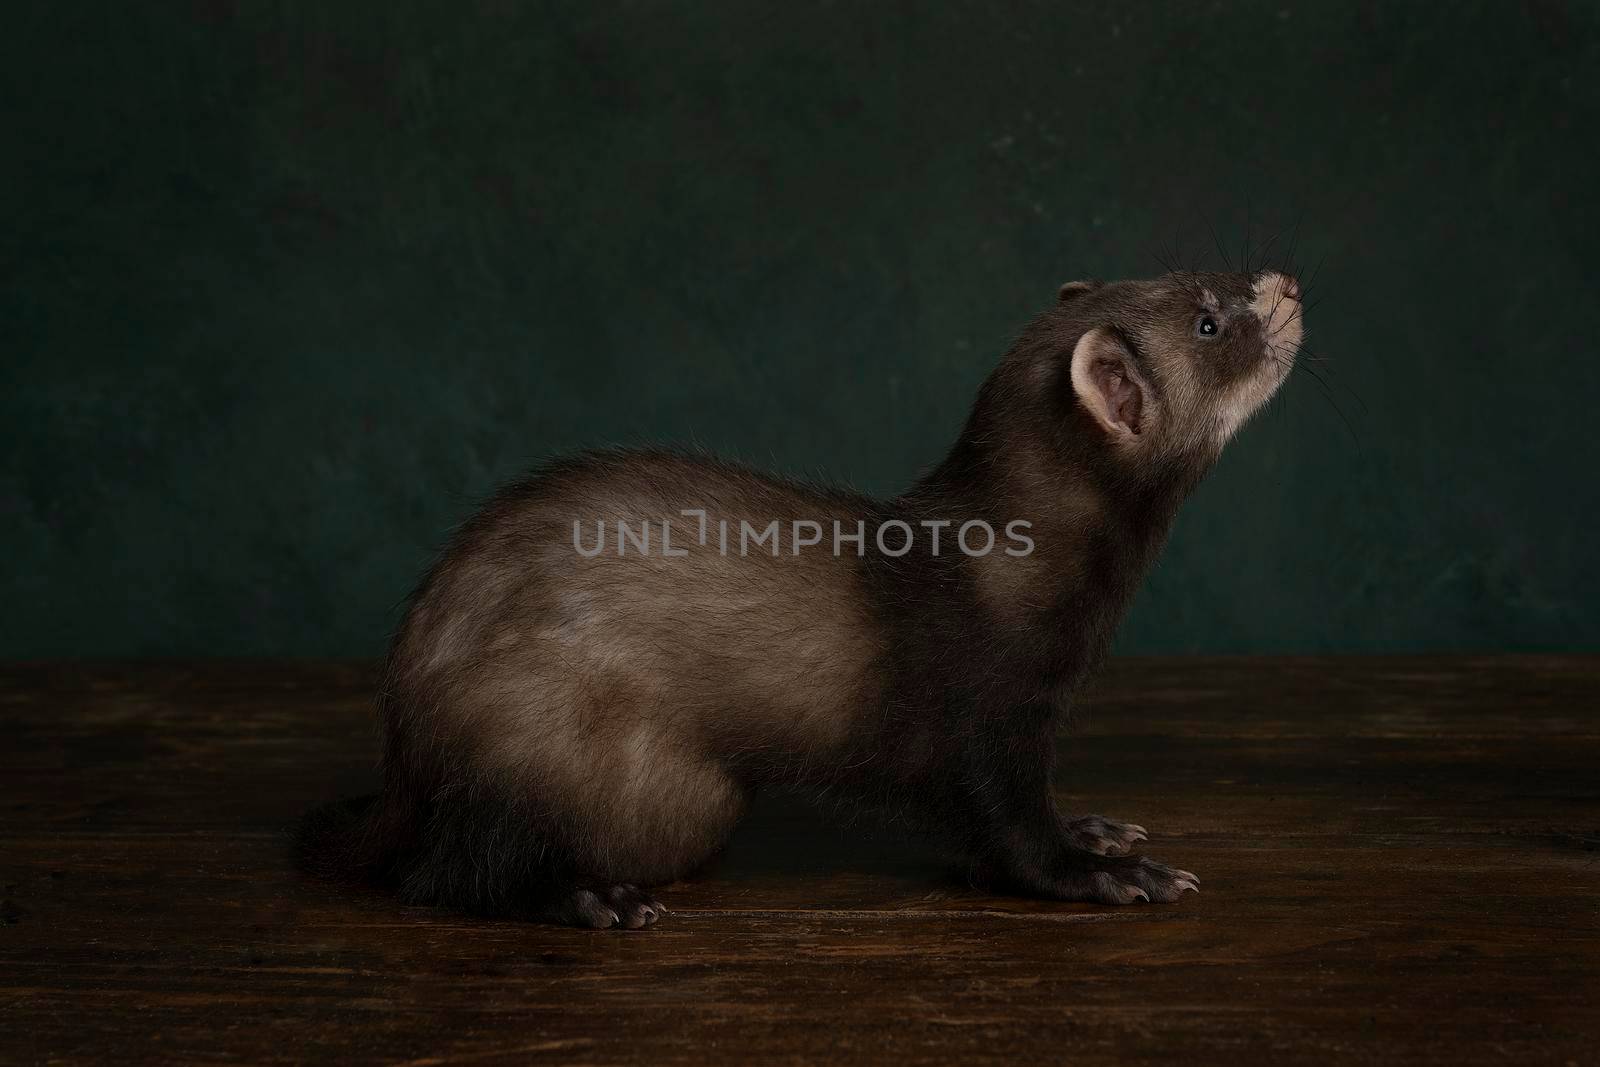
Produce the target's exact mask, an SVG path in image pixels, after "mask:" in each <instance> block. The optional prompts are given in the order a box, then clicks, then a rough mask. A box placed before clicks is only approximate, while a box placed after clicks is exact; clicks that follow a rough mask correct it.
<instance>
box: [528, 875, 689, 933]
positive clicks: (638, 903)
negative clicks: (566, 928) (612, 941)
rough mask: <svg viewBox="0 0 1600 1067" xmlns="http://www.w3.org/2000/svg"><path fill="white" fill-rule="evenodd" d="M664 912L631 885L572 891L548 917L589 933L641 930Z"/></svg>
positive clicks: (625, 883)
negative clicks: (611, 930)
mask: <svg viewBox="0 0 1600 1067" xmlns="http://www.w3.org/2000/svg"><path fill="white" fill-rule="evenodd" d="M666 913H667V909H666V908H664V907H662V906H661V903H660V902H659V901H657V900H656V899H655V898H654V897H652V896H651V895H650V894H649V893H648V892H646V891H645V890H643V889H640V888H639V887H638V886H636V885H633V884H632V883H627V882H624V883H622V884H620V885H613V886H599V887H596V888H593V889H575V890H573V891H572V893H571V894H570V895H568V896H567V897H566V898H564V899H563V900H562V901H561V902H560V903H559V904H557V905H556V907H555V909H554V910H553V913H552V915H551V918H553V919H554V920H555V921H557V922H561V923H566V924H568V925H570V926H583V927H587V928H589V929H591V930H609V929H611V928H612V927H621V928H622V929H624V930H640V929H643V928H644V927H646V926H649V925H650V924H652V923H654V922H655V921H656V920H657V919H659V918H660V917H661V916H663V915H665V914H666Z"/></svg>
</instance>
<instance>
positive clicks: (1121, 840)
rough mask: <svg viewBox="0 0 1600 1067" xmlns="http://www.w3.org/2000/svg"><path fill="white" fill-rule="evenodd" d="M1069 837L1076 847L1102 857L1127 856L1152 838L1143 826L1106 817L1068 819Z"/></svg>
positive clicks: (1093, 816)
mask: <svg viewBox="0 0 1600 1067" xmlns="http://www.w3.org/2000/svg"><path fill="white" fill-rule="evenodd" d="M1067 835H1068V837H1069V838H1070V839H1071V841H1072V843H1073V844H1074V845H1077V846H1078V847H1079V848H1082V849H1087V850H1089V851H1090V852H1093V853H1095V854H1097V855H1101V856H1126V855H1127V854H1128V853H1129V852H1132V851H1133V847H1134V846H1135V845H1137V844H1138V843H1139V842H1140V841H1146V840H1149V837H1150V835H1149V834H1147V833H1145V831H1144V827H1142V826H1136V825H1135V824H1133V823H1131V822H1122V821H1121V820H1118V819H1108V818H1106V817H1105V816H1104V815H1083V816H1080V817H1079V818H1076V819H1068V820H1067Z"/></svg>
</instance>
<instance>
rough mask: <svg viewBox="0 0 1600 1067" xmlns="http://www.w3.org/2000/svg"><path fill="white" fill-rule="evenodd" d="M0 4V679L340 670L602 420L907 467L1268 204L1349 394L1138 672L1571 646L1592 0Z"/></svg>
mask: <svg viewBox="0 0 1600 1067" xmlns="http://www.w3.org/2000/svg"><path fill="white" fill-rule="evenodd" d="M5 22H6V24H7V31H8V32H6V33H5V34H4V35H3V36H0V57H3V62H0V79H3V80H4V85H3V87H0V108H3V109H4V112H3V113H4V116H5V124H4V133H5V141H6V147H5V150H4V163H3V164H0V182H3V186H0V190H3V193H4V202H5V205H6V210H7V216H6V220H7V221H6V223H5V225H4V227H0V249H3V251H0V270H3V280H0V450H3V451H0V522H3V528H0V555H3V558H4V561H5V562H4V566H3V569H0V598H3V603H4V604H5V606H6V611H5V613H4V615H3V616H0V656H7V657H26V656H65V655H75V654H85V655H96V656H125V655H126V656H142V655H194V654H219V655H236V654H252V655H254V654H272V655H278V654H290V655H324V654H341V655H342V654H367V653H374V652H376V651H378V650H379V649H380V648H381V647H382V644H383V640H384V635H385V633H386V631H387V630H388V628H389V627H390V626H391V625H392V623H393V621H394V619H395V609H396V607H397V605H398V603H399V601H400V600H401V598H402V597H403V596H404V594H405V593H406V592H407V590H408V589H409V587H410V585H411V583H412V582H413V581H414V579H415V578H416V577H417V575H418V573H419V571H420V569H421V568H422V567H423V566H424V564H425V562H426V560H427V559H428V558H429V555H430V553H431V551H432V550H433V548H434V547H435V546H436V545H437V544H438V543H439V542H440V540H441V538H442V537H443V535H444V534H445V532H446V531H447V530H448V528H449V527H450V526H451V525H452V524H454V523H456V522H457V521H459V520H461V519H462V518H463V517H465V516H466V515H467V514H468V513H469V511H470V510H471V508H472V506H473V502H474V501H476V500H478V499H480V498H481V497H482V496H483V495H484V494H486V493H487V492H488V491H489V490H490V489H491V488H492V487H493V486H494V485H495V484H496V483H498V482H500V481H502V480H504V479H506V478H508V477H510V476H512V475H514V474H515V473H517V472H518V471H519V470H521V469H523V468H524V467H525V466H527V465H528V464H530V463H531V462H534V461H536V460H537V459H538V458H540V457H542V456H546V455H549V454H551V453H552V452H557V451H561V450H566V449H572V448H577V447H581V446H585V445H592V444H599V443H607V442H617V441H629V442H641V441H658V440H673V441H686V440H691V439H692V440H696V441H699V442H702V443H704V444H707V445H709V446H711V447H713V448H715V449H718V450H720V451H724V452H727V453H732V454H736V455H738V456H740V457H742V458H744V459H747V460H750V461H753V462H757V463H762V464H767V465H770V466H773V467H776V468H780V469H785V470H791V471H805V472H810V473H822V474H824V475H826V476H828V477H831V478H835V479H840V480H846V481H850V482H853V483H855V484H857V485H859V486H862V487H864V488H868V489H872V490H878V491H889V490H892V489H894V488H895V487H897V486H900V485H902V484H903V483H904V482H905V481H906V480H907V479H909V478H911V477H912V476H913V475H914V473H915V472H916V471H917V470H918V469H919V468H920V467H921V466H923V465H925V464H927V463H929V462H931V461H933V460H934V459H936V458H937V457H938V455H939V453H940V450H941V449H942V448H943V447H944V446H945V444H946V443H947V442H948V441H949V440H950V439H951V438H952V436H953V435H954V433H955V431H956V429H957V428H958V424H959V422H960V420H961V418H962V416H963V413H964V411H965V408H966V405H967V403H968V402H969V400H970V398H971V396H972V394H973V392H974V390H975V388H976V386H977V385H978V383H979V381H980V380H981V379H982V378H983V376H984V374H985V372H986V371H987V369H988V368H989V367H990V366H991V365H992V363H993V361H994V360H995V358H996V356H997V355H998V353H999V352H1000V351H1002V350H1003V349H1004V348H1005V346H1006V344H1007V340H1008V338H1009V337H1010V336H1011V335H1012V333H1013V332H1014V331H1015V330H1016V329H1017V327H1018V326H1019V325H1020V324H1021V323H1022V322H1024V321H1025V320H1026V318H1027V317H1028V316H1029V315H1030V314H1031V313H1032V312H1034V311H1035V310H1036V309H1037V308H1039V307H1041V306H1042V305H1043V304H1045V303H1047V302H1048V301H1049V300H1050V299H1051V297H1052V294H1053V293H1054V290H1055V287H1056V286H1057V284H1058V283H1060V282H1061V281H1064V280H1066V279H1069V278H1073V277H1079V276H1087V275H1099V276H1104V277H1119V276H1127V275H1148V274H1151V273H1154V272H1156V271H1158V270H1159V269H1160V268H1159V265H1158V259H1159V258H1160V257H1161V256H1162V255H1163V254H1171V252H1172V249H1173V246H1174V244H1175V243H1178V244H1180V245H1181V252H1180V254H1181V255H1182V257H1183V258H1184V259H1185V260H1186V261H1189V262H1191V263H1193V262H1195V261H1197V260H1198V259H1200V256H1201V253H1202V251H1204V250H1206V249H1211V251H1210V253H1209V255H1210V259H1211V261H1212V262H1213V263H1215V262H1216V261H1217V260H1218V254H1217V252H1216V251H1215V250H1214V248H1212V246H1213V241H1212V238H1211V236H1210V234H1209V233H1208V232H1207V230H1208V226H1214V227H1215V228H1216V230H1217V231H1218V234H1219V238H1220V240H1221V242H1222V243H1223V244H1224V245H1225V247H1226V249H1227V250H1228V254H1229V255H1230V256H1231V257H1234V258H1237V256H1238V255H1239V252H1240V250H1242V248H1243V246H1244V244H1245V242H1246V241H1247V240H1253V241H1254V242H1255V243H1256V244H1257V245H1259V244H1260V243H1262V242H1263V241H1265V240H1266V239H1267V238H1268V237H1269V236H1271V234H1272V233H1273V232H1275V231H1277V230H1279V229H1283V228H1289V227H1293V226H1294V224H1295V223H1296V221H1297V220H1299V226H1298V231H1297V240H1298V246H1299V249H1300V252H1301V255H1300V257H1299V258H1301V259H1302V260H1303V261H1304V262H1305V263H1306V264H1307V271H1308V272H1309V270H1310V269H1311V265H1314V264H1316V263H1318V262H1321V263H1322V264H1323V266H1322V269H1321V271H1320V273H1319V274H1318V276H1317V280H1316V282H1315V286H1314V292H1313V299H1316V300H1318V301H1319V302H1318V303H1316V305H1315V307H1314V308H1313V310H1312V312H1311V316H1310V323H1309V324H1310V328H1311V331H1312V334H1313V342H1312V343H1313V345H1314V349H1315V352H1316V354H1317V355H1318V356H1319V357H1320V358H1321V359H1323V360H1325V362H1323V363H1318V364H1313V366H1314V367H1316V368H1317V369H1318V370H1319V371H1320V373H1321V374H1322V376H1323V377H1324V378H1325V379H1326V380H1327V384H1328V388H1329V390H1330V392H1331V396H1332V399H1333V400H1334V401H1337V404H1338V407H1339V408H1341V409H1342V411H1343V417H1341V416H1340V415H1339V414H1338V413H1337V412H1336V411H1335V410H1334V407H1333V406H1332V405H1331V404H1330V402H1329V399H1328V397H1326V396H1324V394H1323V392H1322V390H1321V389H1320V388H1319V387H1318V385H1317V383H1316V382H1315V381H1313V380H1312V379H1311V378H1310V377H1306V376H1303V375H1298V374H1297V376H1296V378H1295V379H1294V380H1293V381H1291V382H1290V384H1289V386H1288V387H1287V389H1286V392H1285V394H1284V395H1283V396H1282V397H1281V398H1280V399H1279V401H1278V402H1277V403H1276V404H1275V406H1274V407H1273V408H1272V409H1271V410H1270V411H1269V412H1268V413H1267V414H1266V415H1265V416H1264V417H1262V418H1261V419H1259V420H1258V421H1257V422H1256V423H1255V424H1253V425H1252V426H1251V427H1250V428H1249V429H1248V430H1247V431H1246V432H1245V433H1244V434H1243V435H1242V436H1241V437H1240V438H1239V439H1238V440H1237V442H1236V443H1235V445H1234V447H1233V449H1232V451H1231V453H1230V454H1229V455H1228V456H1226V457H1225V458H1224V461H1223V463H1222V465H1221V467H1220V468H1219V469H1218V471H1217V472H1216V474H1215V475H1214V477H1213V478H1212V480H1211V481H1210V482H1209V483H1208V484H1207V485H1206V486H1205V487H1204V488H1203V489H1202V490H1201V492H1200V493H1199V494H1198V496H1197V497H1196V498H1195V500H1194V501H1193V502H1192V504H1191V506H1190V507H1189V509H1188V511H1187V512H1186V513H1185V515H1184V517H1183V519H1182V520H1181V522H1180V525H1179V528H1178V530H1177V532H1176V534H1175V538H1174V542H1173V544H1172V546H1171V549H1170V551H1169V552H1168V554H1167V556H1166V558H1165V560H1164V562H1163V564H1162V565H1161V567H1160V568H1159V570H1158V571H1157V573H1156V574H1155V575H1154V576H1153V578H1152V579H1151V581H1150V582H1149V584H1148V587H1147V588H1146V590H1145V592H1144V594H1143V595H1142V598H1141V599H1140V601H1139V603H1138V605H1137V606H1136V609H1135V611H1134V615H1133V618H1132V619H1131V620H1130V622H1129V625H1128V627H1127V629H1126V631H1125V633H1124V637H1123V640H1122V647H1123V649H1124V650H1126V651H1149V652H1183V651H1318V650H1389V649H1395V650H1399V649H1424V648H1426V649H1467V648H1472V649H1494V648H1514V649H1522V648H1552V649H1579V648H1588V649H1593V648H1595V647H1597V644H1600V641H1597V639H1600V612H1597V608H1596V605H1597V603H1600V572H1597V568H1596V564H1595V554H1594V544H1593V541H1592V533H1593V531H1594V530H1595V528H1596V520H1597V519H1600V502H1597V492H1596V475H1595V473H1594V462H1595V455H1596V451H1597V450H1596V449H1595V444H1596V438H1597V434H1596V429H1595V422H1596V417H1597V416H1596V414H1595V405H1596V401H1597V399H1600V391H1597V384H1600V372H1597V362H1600V350H1597V348H1600V346H1597V345H1596V342H1595V336H1596V331H1597V330H1600V314H1597V311H1600V308H1597V300H1596V297H1595V293H1596V285H1597V281H1600V279H1597V269H1596V249H1597V247H1600V240H1597V238H1600V232H1597V220H1596V206H1595V189H1596V188H1600V164H1597V160H1596V155H1595V152H1596V145H1597V144H1600V94H1597V91H1596V86H1597V76H1596V73H1595V72H1596V71H1597V70H1600V17H1597V14H1596V7H1595V6H1594V5H1591V4H1570V5H1569V4H1562V3H1557V2H1553V0H1550V2H1545V3H1530V4H1527V5H1525V6H1519V5H1513V4H1509V3H1495V4H1423V3H1395V2H1384V3H1361V4H1355V3H1332V2H1329V3H1321V4H1311V5H1307V4H1302V3H1290V2H1286V0H1284V2H1277V3H1267V4H1260V3H1191V2H1187V0H1186V2H1175V3H1150V4H1105V5H1084V4H1073V3H1061V2H1059V0H1052V2H1041V3H1033V4H1018V3H1011V4H1007V3H986V4H947V3H928V4H923V5H910V4H901V3H878V2H871V3H832V4H813V3H798V2H788V3H782V4H766V3H759V4H757V3H724V2H716V3H711V2H696V3H681V4H665V3H610V2H606V3H600V2H592V3H581V4H569V5H558V6H548V5H547V6H541V5H537V4H532V3H515V2H510V0H499V2H490V0H479V2H474V3H462V2H454V3H417V2H413V0H388V2H386V3H383V4H376V3H373V4H365V3H362V4H358V3H344V2H340V3H327V2H323V3H307V2H291V0H279V2H277V3H270V4H269V3H260V4H249V3H229V2H228V0H195V2H191V3H153V4H111V3H103V4H95V3H90V4H66V3H54V2H42V3H32V4H22V5H15V6H13V7H12V8H11V9H10V10H9V11H8V12H7V15H6V19H5ZM1347 423H1348V425H1347Z"/></svg>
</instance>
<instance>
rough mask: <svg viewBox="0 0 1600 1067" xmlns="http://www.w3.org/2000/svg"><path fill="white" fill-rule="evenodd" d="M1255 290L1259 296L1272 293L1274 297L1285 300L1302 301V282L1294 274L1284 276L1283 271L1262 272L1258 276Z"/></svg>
mask: <svg viewBox="0 0 1600 1067" xmlns="http://www.w3.org/2000/svg"><path fill="white" fill-rule="evenodd" d="M1255 289H1256V292H1257V293H1258V294H1260V293H1263V292H1272V293H1273V295H1274V297H1279V298H1282V299H1285V300H1299V299H1300V280H1299V279H1298V278H1296V277H1295V276H1294V275H1293V274H1284V273H1283V272H1282V271H1276V270H1264V271H1262V272H1261V273H1260V274H1258V275H1256V284H1255ZM1274 290H1276V291H1275V292H1274Z"/></svg>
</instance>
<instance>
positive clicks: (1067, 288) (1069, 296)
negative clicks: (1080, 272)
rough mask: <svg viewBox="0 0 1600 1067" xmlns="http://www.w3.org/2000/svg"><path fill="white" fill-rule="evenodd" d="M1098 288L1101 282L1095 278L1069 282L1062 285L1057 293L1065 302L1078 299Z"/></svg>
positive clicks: (1062, 301)
mask: <svg viewBox="0 0 1600 1067" xmlns="http://www.w3.org/2000/svg"><path fill="white" fill-rule="evenodd" d="M1098 288H1100V282H1098V281H1095V280H1090V281H1086V282H1068V283H1067V284H1066V285H1063V286H1062V287H1061V289H1060V291H1059V292H1058V293H1057V294H1056V295H1057V297H1058V298H1059V300H1060V301H1061V303H1063V304H1065V303H1066V302H1067V301H1069V300H1076V299H1077V298H1078V297H1080V296H1082V295H1083V294H1084V293H1092V292H1094V291H1095V290H1096V289H1098Z"/></svg>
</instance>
